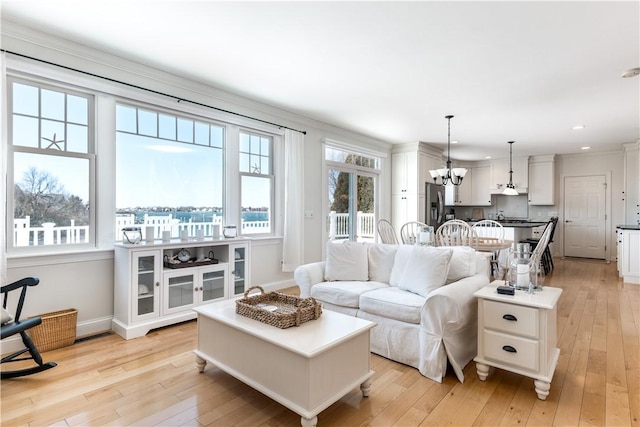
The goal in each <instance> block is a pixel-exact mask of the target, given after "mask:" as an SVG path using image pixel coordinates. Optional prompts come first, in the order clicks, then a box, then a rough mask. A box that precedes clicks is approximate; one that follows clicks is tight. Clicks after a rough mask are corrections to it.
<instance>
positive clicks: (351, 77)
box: [1, 0, 640, 160]
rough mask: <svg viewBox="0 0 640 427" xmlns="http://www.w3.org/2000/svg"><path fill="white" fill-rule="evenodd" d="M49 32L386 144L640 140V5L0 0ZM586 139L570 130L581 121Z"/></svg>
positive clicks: (8, 13)
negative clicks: (635, 72) (639, 70)
mask: <svg viewBox="0 0 640 427" xmlns="http://www.w3.org/2000/svg"><path fill="white" fill-rule="evenodd" d="M1 7H2V9H1V11H2V19H3V20H9V21H13V22H15V23H19V24H23V25H26V26H29V27H33V28H36V29H38V30H40V31H43V32H51V33H54V34H56V35H59V36H61V37H64V38H68V39H71V40H74V41H76V42H79V43H82V44H84V45H87V46H89V47H92V48H95V49H100V50H103V51H106V52H109V53H112V54H116V55H119V56H122V57H125V58H127V59H130V60H134V61H138V62H140V63H144V64H148V65H151V66H154V67H157V68H160V69H163V70H166V71H169V72H172V73H175V74H178V75H181V76H184V77H188V78H190V79H193V80H196V81H198V82H202V83H205V84H208V85H211V86H214V87H217V88H220V89H224V90H227V91H230V92H233V93H236V94H239V95H243V96H247V97H250V98H253V99H257V100H259V101H262V102H265V103H268V104H271V105H274V106H277V107H280V108H282V109H285V110H288V111H292V112H295V113H298V114H301V115H304V116H306V117H309V118H313V119H316V120H319V121H322V122H325V123H329V124H332V125H336V126H339V127H342V128H346V129H349V130H353V131H356V132H359V133H362V134H365V135H368V136H371V137H374V138H377V139H380V140H384V141H387V142H391V143H404V142H415V141H426V142H429V143H432V144H434V145H437V146H441V147H442V148H443V149H444V148H446V141H447V121H446V120H445V118H444V116H445V115H447V114H453V115H454V116H455V117H454V118H453V119H452V121H451V139H452V140H458V141H459V143H458V144H456V145H452V148H451V157H453V158H455V159H460V160H480V159H483V158H484V157H485V156H493V157H494V158H499V157H508V151H509V148H508V144H507V141H509V140H515V143H514V146H513V152H514V156H519V155H525V154H528V155H536V154H551V153H557V154H567V153H578V152H582V150H581V147H582V146H590V147H592V148H591V151H610V150H620V149H621V145H622V144H624V143H629V142H635V141H637V140H638V139H639V138H640V83H639V82H640V77H639V76H636V77H632V78H622V77H621V75H622V73H623V72H624V71H626V70H628V69H630V68H635V67H639V66H640V2H638V1H624V2H614V1H602V2H599V1H566V2H553V1H531V2H510V1H498V2H484V1H471V2H457V1H454V2H444V1H443V2H435V1H424V2H418V1H414V2H365V1H356V2H340V1H338V2H305V1H301V2H269V1H259V2H240V1H229V2H214V1H204V0H200V1H188V0H181V1H178V0H174V1H148V0H146V1H145V0H128V1H120V0H108V1H104V0H93V1H64V0H48V1H45V2H43V1H41V0H37V1H36V0H21V1H16V0H2V5H1ZM579 124H580V125H584V126H585V128H584V129H582V130H573V129H572V128H573V126H575V125H579Z"/></svg>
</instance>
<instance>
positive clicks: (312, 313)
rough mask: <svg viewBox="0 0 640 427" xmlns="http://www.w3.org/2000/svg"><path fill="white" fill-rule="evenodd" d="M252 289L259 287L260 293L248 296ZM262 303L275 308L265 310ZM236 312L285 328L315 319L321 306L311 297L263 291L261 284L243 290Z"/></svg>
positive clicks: (318, 315) (320, 312)
mask: <svg viewBox="0 0 640 427" xmlns="http://www.w3.org/2000/svg"><path fill="white" fill-rule="evenodd" d="M254 289H259V290H260V292H261V293H260V294H258V295H252V296H248V295H249V292H251V291H252V290H254ZM259 305H260V306H259ZM263 305H267V306H269V305H271V306H275V307H277V310H275V311H269V310H266V309H264V308H263V307H262V306H263ZM236 313H238V314H241V315H243V316H247V317H250V318H252V319H254V320H258V321H260V322H263V323H266V324H268V325H272V326H276V327H278V328H282V329H285V328H289V327H291V326H300V325H301V324H303V323H304V322H308V321H309V320H315V319H317V318H318V317H320V315H321V314H322V306H321V305H320V304H319V303H318V302H317V301H316V300H315V299H314V298H311V297H309V298H298V297H297V296H295V295H287V294H281V293H279V292H269V293H265V292H264V289H263V288H262V287H261V286H253V287H251V288H249V289H247V290H246V291H245V293H244V298H240V299H239V300H237V301H236Z"/></svg>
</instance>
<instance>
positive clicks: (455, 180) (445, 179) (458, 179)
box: [429, 115, 467, 186]
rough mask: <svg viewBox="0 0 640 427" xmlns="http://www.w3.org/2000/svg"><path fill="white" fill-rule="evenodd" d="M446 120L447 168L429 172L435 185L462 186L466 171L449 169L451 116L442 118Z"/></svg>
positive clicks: (463, 169)
mask: <svg viewBox="0 0 640 427" xmlns="http://www.w3.org/2000/svg"><path fill="white" fill-rule="evenodd" d="M444 118H445V119H447V122H448V123H447V128H448V131H447V167H446V168H441V169H434V170H430V171H429V173H430V174H431V178H433V182H434V184H436V185H443V186H444V185H447V184H449V183H451V184H453V185H460V184H462V179H463V178H464V176H465V175H466V174H467V170H466V169H465V168H453V169H452V168H451V119H452V118H453V116H451V115H449V116H444ZM438 177H440V179H441V181H440V182H438Z"/></svg>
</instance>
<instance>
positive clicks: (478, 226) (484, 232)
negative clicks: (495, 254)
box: [471, 219, 504, 241]
mask: <svg viewBox="0 0 640 427" xmlns="http://www.w3.org/2000/svg"><path fill="white" fill-rule="evenodd" d="M471 227H472V228H473V229H474V230H475V232H476V234H477V235H478V238H482V237H492V238H496V239H498V240H501V241H502V240H504V227H503V226H502V224H500V223H499V222H498V221H494V220H492V219H483V220H482V221H478V222H476V223H474V224H473V225H472V226H471Z"/></svg>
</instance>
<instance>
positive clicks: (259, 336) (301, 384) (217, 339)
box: [194, 300, 376, 426]
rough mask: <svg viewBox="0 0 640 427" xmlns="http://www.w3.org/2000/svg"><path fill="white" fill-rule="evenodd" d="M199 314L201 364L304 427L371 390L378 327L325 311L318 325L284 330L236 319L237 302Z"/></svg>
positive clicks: (198, 356)
mask: <svg viewBox="0 0 640 427" xmlns="http://www.w3.org/2000/svg"><path fill="white" fill-rule="evenodd" d="M194 310H195V311H196V312H197V313H198V348H197V350H195V351H194V353H195V354H196V365H197V366H198V369H199V370H200V372H203V371H204V368H205V365H206V363H207V362H211V363H213V364H214V365H215V366H217V367H218V368H220V369H222V370H223V371H225V372H227V373H228V374H230V375H233V376H234V377H236V378H238V379H239V380H240V381H242V382H244V383H245V384H247V385H250V386H251V387H253V388H254V389H256V390H258V391H259V392H261V393H263V394H265V395H267V396H269V397H270V398H272V399H273V400H275V401H277V402H279V403H281V404H282V405H284V406H286V407H287V408H289V409H291V410H292V411H294V412H296V413H297V414H299V415H300V416H301V417H302V418H301V423H302V425H303V426H315V425H316V424H317V422H318V417H317V415H318V414H319V413H320V412H322V411H323V410H324V409H326V408H327V407H329V406H330V405H332V404H333V403H334V402H336V401H337V400H339V399H340V398H341V397H343V396H344V395H346V394H347V393H348V392H350V391H351V390H353V389H354V388H355V387H357V386H358V385H359V386H360V389H361V390H362V395H363V396H364V397H367V396H368V395H369V390H370V388H371V377H372V375H373V371H372V370H371V364H370V360H371V355H370V346H369V331H370V330H371V328H373V327H374V326H375V325H376V324H375V323H374V322H369V321H367V320H363V319H357V318H355V317H351V316H346V315H344V314H340V313H335V312H332V311H328V310H324V311H323V313H322V316H320V318H319V319H317V320H311V321H309V322H306V323H303V324H302V325H300V326H295V327H291V328H287V329H280V328H277V327H275V326H271V325H267V324H265V323H262V322H259V321H257V320H253V319H250V318H248V317H245V316H242V315H239V314H236V312H235V300H226V301H221V302H216V303H212V304H208V305H203V306H200V307H197V308H195V309H194Z"/></svg>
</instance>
